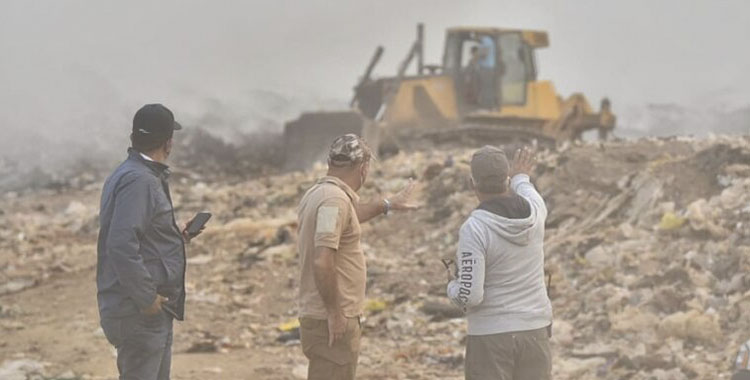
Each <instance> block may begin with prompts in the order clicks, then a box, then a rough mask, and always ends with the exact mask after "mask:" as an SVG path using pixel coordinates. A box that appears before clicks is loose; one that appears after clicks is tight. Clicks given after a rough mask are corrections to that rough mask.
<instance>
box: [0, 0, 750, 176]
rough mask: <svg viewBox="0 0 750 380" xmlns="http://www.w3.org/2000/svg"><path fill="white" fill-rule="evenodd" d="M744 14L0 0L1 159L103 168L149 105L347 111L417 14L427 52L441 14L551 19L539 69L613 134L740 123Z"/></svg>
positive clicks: (530, 23) (233, 117) (590, 5)
mask: <svg viewBox="0 0 750 380" xmlns="http://www.w3.org/2000/svg"><path fill="white" fill-rule="evenodd" d="M748 15H750V4H749V3H747V2H744V1H723V2H690V3H688V2H684V1H678V0H668V1H660V2H658V3H655V2H651V1H645V0H640V1H628V2H617V3H615V2H599V1H591V0H580V1H574V2H564V3H562V2H554V1H502V2H500V1H462V2H455V1H444V0H437V1H433V0H429V1H428V0H414V1H409V2H401V1H393V0H388V1H377V2H375V1H371V2H362V1H360V2H351V1H344V0H333V1H320V0H316V1H306V2H294V1H252V2H246V1H227V2H221V3H217V2H209V1H195V0H189V1H159V2H147V1H131V2H127V3H125V2H115V1H96V2H95V1H83V0H70V1H64V2H27V1H14V0H4V1H2V2H0V51H1V52H2V58H0V152H2V153H1V154H0V156H2V157H3V159H2V161H0V169H1V170H0V171H2V172H4V173H5V172H11V171H15V170H16V169H13V168H33V167H35V166H38V167H42V168H46V169H50V168H58V167H66V166H68V165H70V164H71V163H75V162H80V161H81V160H86V159H89V160H90V159H91V158H94V159H95V161H97V162H98V163H100V164H102V165H105V166H106V165H111V164H112V163H113V162H115V161H116V160H118V159H120V158H121V157H122V156H123V154H124V150H125V148H126V147H127V145H128V138H127V136H128V133H129V124H130V120H131V117H132V114H133V112H134V111H135V110H136V109H137V108H138V107H139V106H140V105H141V104H143V103H146V102H162V103H164V104H166V105H168V106H169V107H170V108H172V109H173V110H174V111H175V113H176V114H177V116H178V119H180V120H181V121H182V122H183V124H185V125H187V126H189V127H201V128H204V129H206V130H209V131H211V132H214V133H218V134H219V135H221V136H225V137H229V139H230V140H231V138H232V136H235V135H236V134H237V133H244V132H247V131H253V130H258V129H263V130H274V129H275V130H278V129H279V128H280V126H281V125H283V122H284V121H285V120H287V119H290V118H293V117H296V116H297V114H298V113H299V112H301V111H303V110H317V109H340V108H345V107H346V100H347V99H348V98H349V96H350V94H351V88H352V86H353V84H354V82H355V81H356V79H357V77H358V75H360V73H361V71H362V69H363V67H364V65H365V63H366V61H367V59H368V58H369V56H370V54H371V53H372V51H373V49H374V48H375V46H377V45H379V44H382V45H384V46H385V47H386V52H385V56H384V58H383V60H382V62H381V63H380V65H379V66H378V67H377V68H376V71H375V73H376V75H392V74H393V73H394V72H395V70H396V66H397V64H398V62H399V61H400V60H401V59H402V57H403V56H404V55H405V54H406V52H407V49H408V47H409V45H410V44H411V42H412V40H413V38H414V25H415V24H416V23H417V22H424V23H425V24H426V27H427V34H426V38H427V39H426V45H427V46H426V56H427V60H426V61H427V62H428V63H438V62H439V60H440V58H441V55H442V52H441V49H442V39H443V34H444V30H445V28H446V27H449V26H454V25H487V26H505V27H519V28H533V29H542V30H547V31H549V33H550V38H551V46H550V48H548V49H545V50H541V51H539V52H538V55H539V56H538V61H539V65H540V77H541V78H543V79H551V80H553V81H554V83H555V86H556V87H557V89H558V91H559V92H560V93H562V94H563V95H568V94H570V93H572V92H578V91H580V92H583V93H584V94H586V95H587V96H588V97H589V99H590V101H591V102H592V103H593V104H598V103H599V99H601V98H602V97H605V96H607V97H609V98H610V99H611V100H612V102H613V105H614V111H615V112H616V113H617V114H618V116H619V121H620V122H619V126H618V128H619V129H618V133H619V134H621V135H624V136H640V135H646V134H672V133H697V134H705V133H706V132H710V131H714V132H738V131H739V132H745V133H746V132H747V131H748V130H749V129H750V127H749V126H748V124H749V122H748V117H747V116H748V113H750V111H748V104H750V102H749V101H748V100H747V99H750V76H748V75H746V73H745V72H744V70H745V69H746V68H747V67H750V52H748V51H747V50H746V49H741V48H740V47H741V46H744V42H745V41H744V38H745V36H747V35H750V22H749V21H750V19H749V18H750V16H748ZM673 124H676V125H677V126H673ZM686 126H687V127H686ZM9 168H10V169H9Z"/></svg>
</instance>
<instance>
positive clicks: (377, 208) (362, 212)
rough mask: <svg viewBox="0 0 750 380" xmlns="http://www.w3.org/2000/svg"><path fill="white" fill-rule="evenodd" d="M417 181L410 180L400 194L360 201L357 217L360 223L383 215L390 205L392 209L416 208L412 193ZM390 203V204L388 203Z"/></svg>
mask: <svg viewBox="0 0 750 380" xmlns="http://www.w3.org/2000/svg"><path fill="white" fill-rule="evenodd" d="M415 187H416V183H415V182H414V181H413V180H410V181H409V184H408V185H406V187H405V188H404V189H403V190H401V191H400V192H399V193H398V194H396V195H394V196H392V197H390V198H378V199H377V200H375V201H372V202H368V203H360V204H358V205H357V206H356V210H357V218H359V222H360V223H364V222H367V221H369V220H371V219H372V218H374V217H376V216H378V215H382V214H384V213H385V212H386V208H387V207H390V210H391V211H406V210H415V209H417V206H416V205H415V204H414V203H413V200H412V194H413V192H414V188H415ZM386 199H387V203H388V204H390V206H388V205H387V203H386Z"/></svg>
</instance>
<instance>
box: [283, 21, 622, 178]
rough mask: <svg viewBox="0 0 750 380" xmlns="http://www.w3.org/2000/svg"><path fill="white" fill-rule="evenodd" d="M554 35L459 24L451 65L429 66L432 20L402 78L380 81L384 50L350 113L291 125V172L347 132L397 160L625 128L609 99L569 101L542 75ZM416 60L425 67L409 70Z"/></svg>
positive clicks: (453, 31)
mask: <svg viewBox="0 0 750 380" xmlns="http://www.w3.org/2000/svg"><path fill="white" fill-rule="evenodd" d="M547 46H549V38H548V36H547V33H546V32H543V31H533V30H517V29H502V28H476V27H455V28H450V29H448V30H447V32H446V38H445V45H444V50H443V51H444V53H443V61H442V64H441V65H426V64H424V59H423V58H424V57H423V51H424V26H423V25H422V24H418V25H417V38H416V40H415V42H414V43H413V44H412V46H411V49H410V50H409V52H408V54H407V56H406V58H405V59H404V60H403V61H402V62H401V64H400V66H399V69H398V72H397V74H396V76H393V77H385V78H377V79H373V78H372V72H373V70H374V68H375V66H376V64H377V63H378V61H379V60H380V58H381V56H382V54H383V48H382V47H381V46H379V47H378V48H377V49H376V50H375V53H374V55H373V56H372V58H371V59H370V62H369V64H368V66H367V68H366V70H365V72H364V75H363V76H362V77H361V78H360V80H359V82H358V83H357V85H356V86H355V88H354V96H353V98H352V100H351V102H350V109H348V110H344V111H330V112H309V113H303V114H302V115H301V116H300V117H299V118H298V119H297V120H294V121H291V122H288V123H287V124H286V125H285V128H284V149H285V160H286V161H285V168H286V169H287V170H302V169H306V168H308V167H309V166H310V165H311V164H313V163H314V162H316V161H318V160H321V159H323V158H324V157H325V152H326V151H327V149H328V146H329V144H330V142H331V141H332V140H333V139H334V138H335V137H336V136H338V135H342V134H345V133H356V134H358V135H360V136H363V137H364V138H365V139H366V140H367V141H368V142H369V144H370V145H371V146H372V147H373V148H375V149H377V151H378V153H379V154H380V155H381V156H387V155H389V154H391V153H393V152H396V151H398V150H401V149H426V148H427V149H428V148H430V147H434V146H435V145H440V144H461V145H480V144H481V145H484V144H493V145H505V144H518V143H524V144H535V145H540V146H543V147H555V146H556V145H557V144H559V143H560V142H563V141H568V140H575V139H580V138H581V137H582V135H583V133H584V132H586V131H590V130H596V131H598V134H599V138H601V139H606V138H607V135H608V134H609V133H610V132H611V131H612V129H613V128H614V126H615V116H614V115H613V114H612V112H611V110H610V102H609V100H608V99H606V98H605V99H602V101H601V105H600V108H599V112H595V111H594V110H593V109H592V107H591V105H590V104H589V102H588V101H587V100H586V98H585V97H584V96H583V95H582V94H580V93H576V94H573V95H571V96H569V97H567V98H563V97H561V96H560V95H558V94H557V93H556V92H555V88H554V86H553V85H552V82H550V81H547V80H539V79H537V63H536V59H535V54H534V51H535V49H539V48H544V47H547ZM415 59H416V73H415V74H407V70H408V68H409V67H410V66H411V65H412V62H414V61H415Z"/></svg>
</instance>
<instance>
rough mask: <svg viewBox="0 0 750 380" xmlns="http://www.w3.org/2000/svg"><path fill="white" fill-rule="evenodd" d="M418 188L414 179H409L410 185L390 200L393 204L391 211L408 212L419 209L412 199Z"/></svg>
mask: <svg viewBox="0 0 750 380" xmlns="http://www.w3.org/2000/svg"><path fill="white" fill-rule="evenodd" d="M416 186H417V183H416V182H414V180H413V179H409V184H408V185H406V187H405V188H404V189H403V190H401V191H399V192H398V194H396V195H394V196H393V197H391V198H389V199H388V200H389V201H390V202H391V210H396V211H408V210H416V209H418V208H419V206H418V205H417V204H416V203H415V202H414V200H413V199H412V198H413V196H414V189H415V188H416Z"/></svg>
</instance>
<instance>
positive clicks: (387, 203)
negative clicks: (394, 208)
mask: <svg viewBox="0 0 750 380" xmlns="http://www.w3.org/2000/svg"><path fill="white" fill-rule="evenodd" d="M383 204H385V208H384V209H383V215H388V213H389V212H391V201H389V200H388V199H387V198H383Z"/></svg>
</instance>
